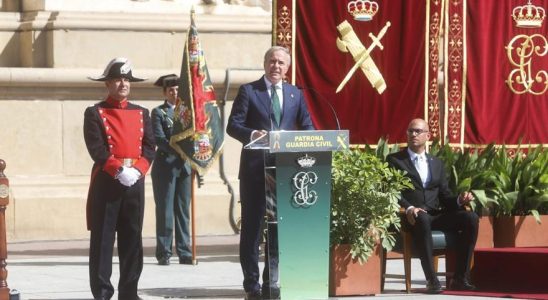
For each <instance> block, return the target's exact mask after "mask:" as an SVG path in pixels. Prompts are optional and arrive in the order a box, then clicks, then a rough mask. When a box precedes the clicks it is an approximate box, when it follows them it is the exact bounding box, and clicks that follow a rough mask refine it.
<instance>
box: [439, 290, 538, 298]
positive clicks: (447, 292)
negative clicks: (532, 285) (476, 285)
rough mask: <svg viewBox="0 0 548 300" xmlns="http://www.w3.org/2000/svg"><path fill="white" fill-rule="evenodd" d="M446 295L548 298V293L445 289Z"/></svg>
mask: <svg viewBox="0 0 548 300" xmlns="http://www.w3.org/2000/svg"><path fill="white" fill-rule="evenodd" d="M443 294H444V295H454V296H476V297H496V298H517V299H548V294H521V293H497V292H480V291H473V292H459V291H443Z"/></svg>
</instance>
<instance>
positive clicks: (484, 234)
mask: <svg viewBox="0 0 548 300" xmlns="http://www.w3.org/2000/svg"><path fill="white" fill-rule="evenodd" d="M494 219H495V218H494V217H491V216H482V217H480V218H479V228H478V240H477V241H476V248H493V222H494Z"/></svg>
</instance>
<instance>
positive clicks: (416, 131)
mask: <svg viewBox="0 0 548 300" xmlns="http://www.w3.org/2000/svg"><path fill="white" fill-rule="evenodd" d="M426 132H428V130H424V129H418V128H409V129H407V133H408V134H409V135H421V134H423V133H426Z"/></svg>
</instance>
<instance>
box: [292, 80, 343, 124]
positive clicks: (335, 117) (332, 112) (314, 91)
mask: <svg viewBox="0 0 548 300" xmlns="http://www.w3.org/2000/svg"><path fill="white" fill-rule="evenodd" d="M297 87H298V88H299V89H301V90H307V91H311V92H313V94H314V95H317V96H319V98H320V99H321V100H322V101H323V102H325V103H326V104H327V106H328V107H329V109H330V110H331V114H332V115H333V118H334V119H335V122H336V123H337V130H341V123H340V122H339V117H338V116H337V112H336V111H335V108H334V107H333V105H332V104H331V102H329V101H328V100H327V99H326V98H325V97H324V95H322V93H320V92H318V91H317V90H316V89H314V88H311V87H301V86H297Z"/></svg>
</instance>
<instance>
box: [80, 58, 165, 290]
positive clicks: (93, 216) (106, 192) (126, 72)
mask: <svg viewBox="0 0 548 300" xmlns="http://www.w3.org/2000/svg"><path fill="white" fill-rule="evenodd" d="M90 79H91V80H94V81H103V82H105V86H106V88H107V91H108V96H107V97H106V99H105V100H104V101H101V102H99V103H97V104H95V105H93V106H91V107H88V108H87V109H86V111H85V115H84V139H85V142H86V146H87V149H88V152H89V154H90V156H91V158H92V159H93V161H94V164H93V169H92V173H91V183H90V188H89V195H88V202H87V225H88V229H89V230H90V231H91V237H90V251H89V276H90V286H91V291H92V293H93V297H94V298H95V299H110V298H111V297H112V296H113V294H114V287H113V286H112V284H111V282H110V276H111V274H112V255H113V248H114V241H115V239H116V236H117V238H118V243H117V246H118V256H119V260H120V280H119V282H118V299H120V300H134V299H140V298H139V297H138V296H137V285H138V282H139V277H140V275H141V271H142V269H143V243H142V228H143V214H144V205H145V203H144V200H145V199H144V196H145V185H144V180H145V179H144V177H145V174H146V173H147V171H148V169H149V166H150V165H151V163H152V160H153V158H154V147H155V144H154V136H153V134H152V126H151V121H150V117H149V112H148V110H147V109H145V108H143V107H141V106H139V105H135V104H133V103H130V102H129V101H128V96H129V92H130V82H136V81H143V80H144V79H140V78H137V77H133V75H132V70H131V65H130V63H129V61H128V60H127V59H126V58H115V59H113V60H112V61H110V63H109V64H108V65H107V67H106V68H105V71H104V72H103V74H102V75H101V76H100V77H98V78H91V77H90Z"/></svg>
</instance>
